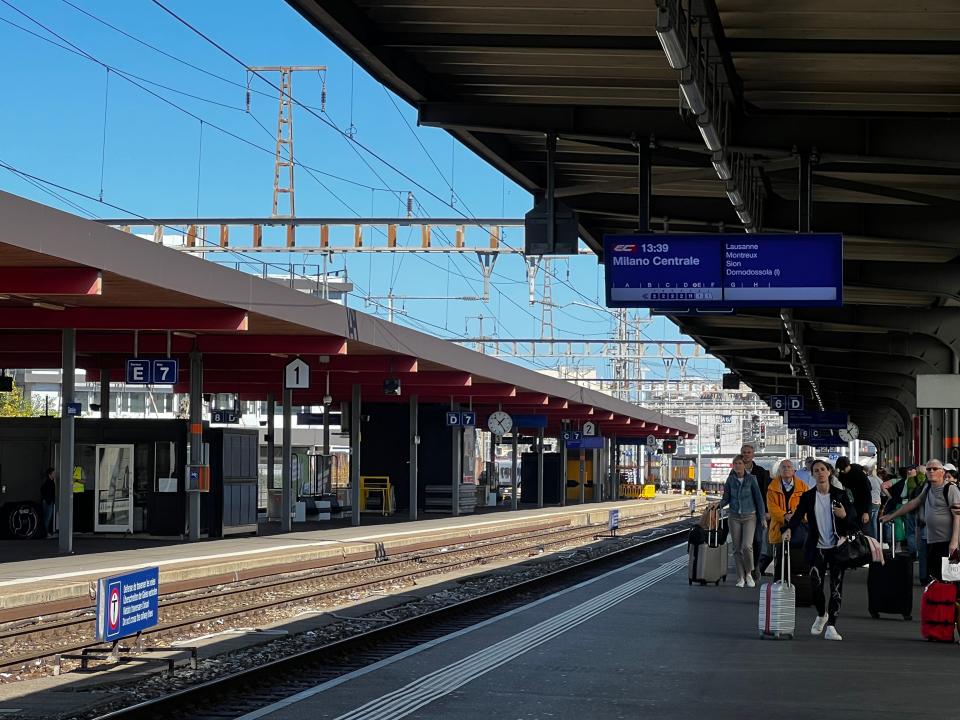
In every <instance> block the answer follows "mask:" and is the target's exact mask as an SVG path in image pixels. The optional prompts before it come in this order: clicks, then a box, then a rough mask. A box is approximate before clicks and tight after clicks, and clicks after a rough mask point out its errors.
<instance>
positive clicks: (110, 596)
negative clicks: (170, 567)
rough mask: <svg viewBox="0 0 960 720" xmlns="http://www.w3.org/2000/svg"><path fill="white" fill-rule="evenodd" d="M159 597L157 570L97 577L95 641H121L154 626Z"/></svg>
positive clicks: (157, 616)
mask: <svg viewBox="0 0 960 720" xmlns="http://www.w3.org/2000/svg"><path fill="white" fill-rule="evenodd" d="M159 597H160V569H159V568H155V567H153V568H147V569H145V570H138V571H136V572H132V573H127V574H126V575H115V576H114V577H107V578H100V579H99V580H98V581H97V640H100V641H102V642H111V641H113V640H120V639H122V638H125V637H129V636H131V635H136V634H137V633H138V632H140V631H141V630H146V629H147V628H149V627H153V626H154V625H156V624H157V623H158V622H159V612H158V608H157V604H158V600H159Z"/></svg>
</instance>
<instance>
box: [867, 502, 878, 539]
mask: <svg viewBox="0 0 960 720" xmlns="http://www.w3.org/2000/svg"><path fill="white" fill-rule="evenodd" d="M879 515H880V506H879V505H871V506H870V524H869V525H868V526H867V527H865V528H864V529H863V531H864V532H865V533H866V534H867V535H869V536H870V537H872V538H873V539H874V540H879V539H880V531H879V529H878V528H877V517H878V516H879Z"/></svg>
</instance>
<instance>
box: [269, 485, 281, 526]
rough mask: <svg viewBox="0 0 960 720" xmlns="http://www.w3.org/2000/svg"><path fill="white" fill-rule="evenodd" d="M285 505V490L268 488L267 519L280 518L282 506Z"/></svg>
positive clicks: (275, 520)
mask: <svg viewBox="0 0 960 720" xmlns="http://www.w3.org/2000/svg"><path fill="white" fill-rule="evenodd" d="M282 505H283V490H267V520H269V521H270V522H278V521H279V520H280V507H281V506H282Z"/></svg>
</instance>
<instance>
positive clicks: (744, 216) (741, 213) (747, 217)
mask: <svg viewBox="0 0 960 720" xmlns="http://www.w3.org/2000/svg"><path fill="white" fill-rule="evenodd" d="M737 217H738V218H740V222H742V223H743V224H744V225H752V224H753V216H752V215H751V214H750V211H749V210H747V209H746V208H741V209H739V210H737Z"/></svg>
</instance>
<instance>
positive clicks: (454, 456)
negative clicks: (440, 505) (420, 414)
mask: <svg viewBox="0 0 960 720" xmlns="http://www.w3.org/2000/svg"><path fill="white" fill-rule="evenodd" d="M450 410H451V411H459V410H460V405H459V404H458V403H454V402H451V403H450ZM462 440H463V430H462V429H461V428H460V425H455V426H454V427H452V428H450V514H451V515H452V516H453V517H459V516H460V485H461V483H463V467H462V465H461V463H462V462H463V450H462V449H461V444H460V443H461V441H462Z"/></svg>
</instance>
